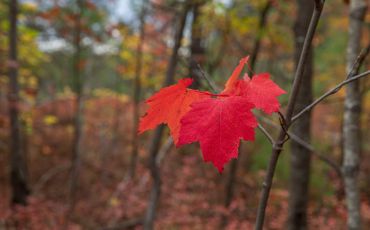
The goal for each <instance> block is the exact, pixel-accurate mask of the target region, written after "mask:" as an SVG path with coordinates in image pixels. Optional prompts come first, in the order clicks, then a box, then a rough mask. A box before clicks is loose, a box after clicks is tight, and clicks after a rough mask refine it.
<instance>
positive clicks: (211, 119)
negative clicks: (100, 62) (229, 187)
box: [139, 57, 285, 172]
mask: <svg viewBox="0 0 370 230" xmlns="http://www.w3.org/2000/svg"><path fill="white" fill-rule="evenodd" d="M248 59H249V58H248V57H245V58H243V59H241V60H240V62H239V65H238V66H237V67H236V68H235V70H234V71H233V73H232V74H231V76H230V78H229V79H228V81H227V82H226V85H225V89H224V91H222V93H221V94H218V95H217V94H216V95H213V96H216V98H210V96H211V95H212V94H210V93H208V92H200V91H197V90H192V89H188V88H187V87H188V86H189V85H190V84H191V83H192V80H191V79H189V78H187V79H183V80H180V81H179V83H178V84H176V85H173V86H169V87H166V88H163V89H162V90H160V91H159V92H158V93H156V94H155V95H153V96H152V97H150V98H149V99H148V100H147V101H146V103H147V104H148V105H149V106H150V108H149V109H148V111H147V114H146V115H145V116H144V117H143V118H142V119H141V121H140V126H139V133H142V132H144V131H146V130H148V129H153V128H154V127H155V126H157V125H159V124H161V123H166V124H168V126H169V128H170V131H171V135H172V137H173V139H174V142H175V144H176V145H177V146H180V145H182V144H187V143H192V142H196V141H199V142H200V147H201V149H202V152H203V158H204V160H205V161H211V162H212V163H213V164H214V165H215V166H216V167H217V169H218V170H219V171H220V172H222V169H223V167H224V164H225V163H226V162H228V161H229V160H230V159H231V158H236V157H237V156H238V146H239V143H240V139H244V140H254V128H255V127H256V126H257V121H256V119H255V117H254V115H253V113H252V112H251V109H253V108H255V107H256V108H259V109H262V110H263V111H265V112H266V113H268V114H270V113H272V112H277V111H278V110H279V108H280V104H279V101H278V100H277V97H278V96H279V95H281V94H283V93H285V91H284V90H282V89H281V88H280V87H279V86H278V85H276V84H275V83H274V82H273V81H272V80H271V79H270V75H269V74H268V73H262V74H257V75H255V76H253V78H252V79H250V78H249V77H248V75H245V77H244V79H242V80H239V79H238V78H239V75H240V74H241V72H242V70H243V67H244V65H245V64H246V63H247V62H248Z"/></svg>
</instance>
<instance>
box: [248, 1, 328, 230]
mask: <svg viewBox="0 0 370 230" xmlns="http://www.w3.org/2000/svg"><path fill="white" fill-rule="evenodd" d="M319 4H320V5H319ZM323 5H324V1H318V0H317V1H315V10H314V12H313V15H312V17H311V20H310V25H309V27H308V31H307V35H306V37H305V41H304V44H303V48H302V52H301V55H300V58H299V62H298V65H297V70H296V73H295V75H294V82H293V86H292V93H291V95H290V98H289V103H288V108H287V112H286V116H285V121H286V126H287V127H286V129H288V128H289V126H290V123H291V119H292V116H293V111H294V106H295V104H296V100H297V95H298V92H299V88H300V86H301V82H302V76H303V71H304V66H305V63H306V60H307V54H308V50H309V47H310V46H311V43H312V40H313V36H314V34H315V30H316V28H317V25H318V22H319V19H320V16H321V12H322V8H323ZM286 135H287V134H286V132H285V130H284V129H283V128H282V127H281V129H280V133H279V137H278V139H277V141H276V144H275V145H273V148H272V154H271V158H270V162H269V165H268V168H267V173H266V176H265V180H264V182H263V188H262V195H261V200H260V202H259V206H258V210H257V219H256V225H255V229H256V230H262V228H263V223H264V219H265V212H266V207H267V202H268V198H269V195H270V190H271V185H272V180H273V177H274V173H275V168H276V164H277V161H278V158H279V155H280V153H281V151H282V149H283V145H284V140H285V139H286Z"/></svg>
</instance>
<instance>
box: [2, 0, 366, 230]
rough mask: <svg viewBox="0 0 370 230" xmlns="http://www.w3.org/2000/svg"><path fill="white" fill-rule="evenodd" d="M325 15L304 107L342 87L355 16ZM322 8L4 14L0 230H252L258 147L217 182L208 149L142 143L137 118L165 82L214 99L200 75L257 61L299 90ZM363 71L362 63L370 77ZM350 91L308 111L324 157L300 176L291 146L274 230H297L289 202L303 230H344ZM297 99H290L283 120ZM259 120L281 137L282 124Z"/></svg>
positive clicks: (318, 155)
mask: <svg viewBox="0 0 370 230" xmlns="http://www.w3.org/2000/svg"><path fill="white" fill-rule="evenodd" d="M312 2H313V1H312ZM364 2H365V1H364ZM326 4H327V5H326V6H325V8H324V11H323V15H322V18H321V21H320V23H319V26H318V28H317V33H316V35H315V38H314V40H313V46H312V48H313V53H312V55H311V57H312V59H310V60H311V61H310V63H309V64H308V65H311V64H312V65H311V67H312V69H311V72H312V77H313V82H312V96H311V92H307V95H306V96H307V98H308V100H309V101H310V100H312V98H311V99H310V97H313V98H316V97H318V96H320V95H322V94H323V93H324V92H326V91H327V90H328V89H330V88H331V87H333V86H335V85H336V84H338V83H339V82H341V81H342V80H344V79H345V78H346V76H347V74H346V65H348V64H347V56H346V50H347V46H348V41H349V35H348V30H349V25H350V23H349V20H350V19H349V16H348V15H349V11H350V6H349V3H348V1H340V0H337V1H327V3H326ZM312 6H313V5H312ZM312 6H310V4H309V3H308V1H302V0H299V1H277V0H250V1H242V0H137V1H136V0H135V1H134V0H106V1H103V0H19V1H18V2H16V1H12V0H1V1H0V229H65V228H66V229H126V228H134V229H142V228H143V226H145V229H151V228H152V227H153V226H151V225H153V224H154V228H155V229H219V228H220V229H252V228H253V226H254V220H255V218H256V209H257V205H258V197H259V194H260V189H261V184H262V181H263V177H264V175H265V170H266V167H267V164H268V159H269V157H270V155H269V154H270V151H271V145H270V144H269V143H268V140H266V138H265V137H264V136H263V135H262V133H260V132H259V131H257V133H256V140H255V142H246V143H244V144H243V146H242V148H241V150H240V156H239V159H238V160H237V161H236V160H233V161H232V162H230V163H228V164H227V166H226V168H225V170H224V172H223V173H222V174H219V173H218V171H217V170H216V169H215V168H214V167H213V166H212V165H210V164H205V163H204V162H203V160H202V156H201V153H200V150H199V146H198V145H190V146H185V147H182V148H179V149H176V148H175V147H174V146H173V144H172V141H171V139H170V138H168V136H169V135H168V129H165V130H164V133H163V135H159V136H158V135H155V133H156V132H146V133H145V134H144V135H140V136H138V135H137V131H136V130H137V125H138V119H139V117H140V116H142V115H143V114H144V113H145V109H146V105H145V104H144V103H143V102H144V100H145V99H146V98H148V97H149V96H151V95H152V94H153V93H155V92H157V91H158V90H159V89H160V88H162V87H163V86H164V84H167V83H164V82H171V81H172V82H176V81H177V80H178V79H181V78H185V77H192V78H194V79H195V83H194V84H193V87H195V88H201V89H205V90H210V89H209V84H208V83H207V81H206V79H205V78H204V77H203V75H206V76H208V78H209V79H211V81H212V84H215V85H216V86H217V87H218V88H222V87H223V85H224V83H225V82H226V80H227V79H228V77H229V76H230V74H231V72H232V70H233V69H234V68H235V66H236V65H237V64H238V62H239V60H240V58H242V57H245V56H247V55H250V61H249V66H250V69H251V70H253V72H254V73H260V72H269V73H271V75H272V78H273V80H274V81H275V82H277V84H279V85H280V86H281V88H283V89H284V90H286V91H289V89H290V86H291V83H292V78H293V74H294V71H295V66H296V64H295V63H296V60H297V58H296V56H297V54H296V53H297V49H298V50H299V49H300V48H299V47H300V45H299V44H301V43H302V41H303V38H304V35H305V29H306V28H307V25H306V24H307V15H308V19H309V16H310V15H311V11H312ZM15 8H18V13H16V11H14V9H15ZM14 15H16V16H17V19H16V20H17V22H16V23H14V22H15V21H14V19H15V17H14ZM302 17H303V19H302ZM302 20H303V24H302ZM363 20H364V23H363V34H362V38H361V39H359V41H358V44H359V46H360V47H361V48H363V47H366V46H368V43H369V40H370V39H369V35H370V34H369V30H368V29H369V25H370V24H369V23H370V15H369V14H368V13H367V12H366V9H365V16H364V18H363ZM305 23H306V24H305ZM14 29H16V30H14ZM302 30H303V32H300V31H302ZM302 33H303V34H302ZM359 51H360V50H358V52H359ZM14 54H15V56H14ZM9 55H10V56H9ZM369 64H370V62H369V59H368V58H367V59H365V60H364V62H363V65H362V68H361V70H364V69H369ZM307 72H310V71H309V70H307V71H306V74H307ZM347 72H348V71H347ZM168 79H173V80H170V81H168ZM303 88H305V89H308V90H309V89H310V83H307V84H304V85H303ZM369 89H370V81H369V80H368V79H362V80H361V81H360V88H359V90H358V91H359V92H361V97H362V104H361V105H362V112H361V130H362V134H361V138H362V143H361V146H360V148H361V160H360V166H359V174H358V188H359V200H360V210H361V215H362V225H363V226H370V177H369V175H370V144H369V143H370V142H369V137H370V131H369V130H370V116H369V113H370V91H369ZM345 92H346V91H345V90H341V91H339V92H338V93H336V94H335V95H333V96H331V97H330V98H328V99H327V100H325V101H324V102H323V103H321V104H320V105H319V106H317V107H315V109H314V110H313V112H312V114H311V118H309V119H311V123H308V124H309V127H308V132H307V133H308V135H309V133H311V135H310V137H308V138H305V139H306V140H310V139H311V141H310V142H311V145H312V146H313V148H314V151H313V153H307V155H306V158H304V159H303V160H304V162H306V163H305V165H304V166H297V165H294V162H292V160H291V159H292V157H291V155H290V153H291V150H290V149H291V148H292V150H293V149H294V148H296V147H294V144H292V145H286V146H285V148H284V152H283V153H282V155H281V158H280V160H279V163H278V166H277V171H276V175H275V176H276V177H275V179H274V186H273V188H272V194H271V196H270V200H269V205H268V209H267V213H266V225H265V227H266V229H286V228H287V227H286V226H287V225H289V226H290V225H291V224H293V225H294V220H292V218H293V219H294V218H295V217H292V216H294V215H292V214H291V213H293V212H295V211H294V205H289V204H290V202H293V203H294V201H292V197H298V199H301V201H299V202H303V203H302V205H301V206H299V207H298V209H299V210H298V211H296V212H298V213H301V214H302V213H303V217H302V218H303V219H304V220H303V222H302V223H304V224H302V223H300V222H299V223H300V225H301V224H302V226H303V225H305V224H306V223H308V226H309V228H310V229H346V222H347V220H346V218H347V216H348V214H347V211H346V210H347V209H346V201H345V192H344V191H345V189H344V184H343V182H342V181H343V180H342V175H341V170H340V168H341V167H342V162H343V138H342V137H343V131H342V127H343V111H344V100H345ZM287 100H288V95H283V96H282V97H280V102H281V104H282V108H284V106H285V105H286V104H287ZM9 114H10V116H9ZM262 117H263V116H262ZM261 122H262V123H264V124H265V126H266V128H267V129H268V130H269V131H270V132H271V133H273V134H276V130H277V127H279V120H278V116H277V115H274V116H273V117H272V118H268V119H265V120H263V121H261ZM153 135H154V139H153ZM156 136H157V138H155V137H156ZM309 152H311V151H309ZM293 161H294V160H293ZM310 162H311V163H310ZM297 167H298V171H295V170H297ZM302 167H304V168H306V169H307V170H306V171H304V172H302V171H299V168H302ZM301 173H303V174H304V175H303V176H302V177H301V178H298V180H307V181H309V185H306V186H308V187H307V189H304V190H303V191H304V192H302V191H299V190H298V191H297V190H295V189H294V188H292V187H295V186H294V185H295V184H294V183H295V182H292V178H291V175H301ZM302 178H303V179H302ZM304 178H306V179H304ZM292 183H293V186H292ZM159 190H160V192H159ZM157 195H160V196H157ZM155 197H157V198H158V200H156V198H155ZM302 200H303V201H302ZM299 202H298V203H299ZM13 204H17V205H15V206H14V205H13ZM306 213H307V218H305V216H306ZM154 216H155V221H154V223H150V222H151V221H153V219H154ZM301 216H302V215H301ZM300 218H301V217H300ZM151 219H152V220H151ZM144 220H145V221H144ZM148 221H149V222H148ZM365 228H366V227H365ZM365 228H364V229H365ZM292 229H301V228H292Z"/></svg>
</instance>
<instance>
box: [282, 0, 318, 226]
mask: <svg viewBox="0 0 370 230" xmlns="http://www.w3.org/2000/svg"><path fill="white" fill-rule="evenodd" d="M297 7H298V9H297V10H298V11H297V18H296V22H295V25H294V36H295V62H296V65H297V64H298V61H299V57H300V54H301V51H302V47H303V42H304V38H305V36H306V33H307V29H308V26H309V22H310V18H311V15H312V12H313V7H314V3H313V2H309V3H308V2H307V1H305V0H297ZM312 50H313V49H312V47H311V48H309V50H308V56H307V60H306V65H305V67H304V72H303V76H302V85H304V87H301V90H300V91H299V93H298V95H297V102H296V106H295V112H294V113H296V112H299V111H301V110H302V109H303V108H304V107H306V106H307V105H308V104H310V103H311V102H312V74H313V55H312V53H313V51H312ZM310 126H311V113H310V112H308V113H306V114H305V115H303V116H302V118H301V119H300V121H299V122H297V123H295V124H294V125H293V126H292V132H293V133H294V134H295V135H297V136H298V137H299V138H300V139H302V140H304V141H305V142H306V143H309V142H310V140H311V129H310ZM310 162H311V153H310V151H309V150H308V149H307V148H305V147H303V146H301V145H300V144H299V143H297V142H295V141H293V140H292V143H291V156H290V170H291V172H290V181H289V182H290V186H289V211H288V229H290V230H303V229H307V203H308V187H309V180H310V165H311V163H310Z"/></svg>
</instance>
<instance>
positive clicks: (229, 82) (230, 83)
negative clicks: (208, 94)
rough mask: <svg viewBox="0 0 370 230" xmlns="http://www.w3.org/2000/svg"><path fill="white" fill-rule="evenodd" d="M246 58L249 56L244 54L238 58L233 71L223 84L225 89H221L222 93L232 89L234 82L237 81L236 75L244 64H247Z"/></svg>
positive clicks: (237, 75)
mask: <svg viewBox="0 0 370 230" xmlns="http://www.w3.org/2000/svg"><path fill="white" fill-rule="evenodd" d="M248 60H249V56H246V57H245V58H242V59H240V61H239V65H238V66H237V67H235V69H234V71H233V73H232V74H231V76H230V77H229V79H228V80H227V82H226V84H225V89H224V91H222V93H224V94H227V93H230V92H231V91H233V90H234V87H235V84H236V83H237V81H238V77H239V75H240V73H241V72H242V70H243V68H244V65H245V64H247V62H248Z"/></svg>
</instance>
